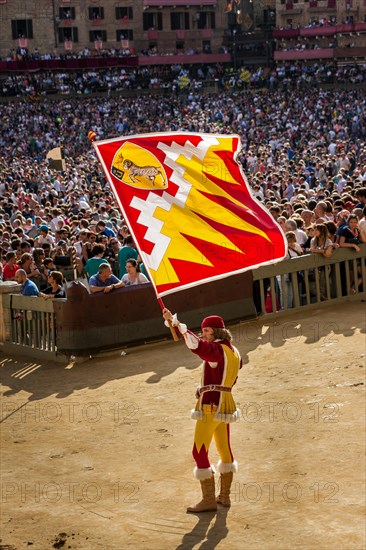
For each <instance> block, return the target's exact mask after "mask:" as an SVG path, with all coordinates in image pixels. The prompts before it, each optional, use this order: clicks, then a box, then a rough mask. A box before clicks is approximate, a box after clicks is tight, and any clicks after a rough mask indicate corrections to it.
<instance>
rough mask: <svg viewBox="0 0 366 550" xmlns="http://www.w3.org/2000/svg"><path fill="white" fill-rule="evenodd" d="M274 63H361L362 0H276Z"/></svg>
mask: <svg viewBox="0 0 366 550" xmlns="http://www.w3.org/2000/svg"><path fill="white" fill-rule="evenodd" d="M273 37H274V39H275V51H274V60H275V61H284V62H286V61H313V62H316V61H318V62H319V61H323V62H326V61H333V62H335V63H337V64H343V63H365V60H366V2H365V0H307V1H304V0H302V1H300V0H277V2H276V30H275V31H274V32H273Z"/></svg>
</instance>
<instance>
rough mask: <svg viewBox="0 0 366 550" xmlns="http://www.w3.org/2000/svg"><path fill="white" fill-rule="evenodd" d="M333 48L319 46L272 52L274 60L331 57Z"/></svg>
mask: <svg viewBox="0 0 366 550" xmlns="http://www.w3.org/2000/svg"><path fill="white" fill-rule="evenodd" d="M333 57H334V49H333V48H321V49H319V50H289V51H284V52H282V51H277V52H274V60H275V61H294V60H296V59H332V58H333Z"/></svg>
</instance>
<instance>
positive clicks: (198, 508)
mask: <svg viewBox="0 0 366 550" xmlns="http://www.w3.org/2000/svg"><path fill="white" fill-rule="evenodd" d="M200 483H201V490H202V500H201V501H200V502H199V503H198V504H196V505H195V506H190V507H189V508H187V512H189V513H192V514H196V513H198V512H213V511H215V510H217V504H216V500H215V476H214V475H212V476H211V477H209V478H208V479H201V480H200Z"/></svg>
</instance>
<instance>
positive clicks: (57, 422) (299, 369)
mask: <svg viewBox="0 0 366 550" xmlns="http://www.w3.org/2000/svg"><path fill="white" fill-rule="evenodd" d="M364 305H365V304H364V303H361V302H360V303H358V302H353V303H349V304H346V305H342V306H341V307H338V308H334V307H332V308H325V309H322V310H316V311H313V312H311V313H309V312H308V313H304V312H301V313H296V314H294V313H293V314H292V315H290V316H287V317H286V318H282V319H281V320H277V321H270V322H269V323H268V322H267V323H264V322H263V321H255V322H251V323H242V324H240V325H235V326H233V327H231V328H232V331H233V334H234V336H235V339H236V345H237V347H238V348H239V349H240V351H241V353H242V356H243V360H244V366H243V369H242V371H241V373H240V379H239V380H238V383H237V386H236V389H235V393H234V396H235V398H236V400H237V402H238V403H239V404H240V409H241V412H242V419H241V420H240V422H238V423H236V424H235V425H233V427H232V448H233V451H234V454H235V458H236V459H237V460H238V462H239V471H238V474H237V475H236V477H235V483H234V484H233V505H232V507H231V508H230V510H225V509H220V510H219V511H218V513H217V514H213V513H206V514H201V516H197V515H190V514H186V513H185V508H186V506H187V505H189V504H192V503H195V502H196V501H197V500H198V496H199V483H198V482H197V481H195V480H194V479H193V475H192V469H193V466H194V464H193V460H192V458H191V447H192V435H193V430H194V421H193V420H190V418H189V411H190V409H191V407H193V406H194V403H195V399H194V391H195V388H196V385H197V383H198V381H199V377H200V369H199V368H198V363H199V362H198V361H197V358H196V357H195V356H194V355H193V354H191V353H190V352H189V351H188V350H187V349H186V348H185V346H184V343H183V342H179V343H178V344H175V343H173V342H172V341H166V342H161V343H155V344H152V345H146V346H143V347H137V348H133V349H130V350H128V351H127V355H124V356H121V355H120V353H114V354H112V355H107V356H104V357H99V358H92V359H90V360H88V361H86V362H84V363H76V364H74V365H72V364H70V365H55V364H39V363H34V362H32V361H29V360H14V359H11V358H8V357H4V356H0V365H1V373H2V384H3V385H2V420H3V421H2V424H1V449H2V451H1V453H2V456H1V458H2V460H1V466H2V477H1V491H2V498H1V505H2V510H1V520H2V535H1V541H0V549H2V550H5V549H6V550H10V549H11V550H14V549H17V550H20V549H24V548H34V549H36V550H47V549H52V548H65V549H66V548H71V549H78V550H97V549H98V550H99V549H100V550H124V549H132V548H133V549H135V550H150V549H154V550H170V549H174V550H178V549H179V550H193V549H200V550H211V549H213V548H218V549H225V550H247V549H251V550H252V549H254V550H293V549H302V550H313V549H317V550H342V549H344V550H351V549H357V550H361V549H364V547H365V521H364V511H365V509H364V497H365V490H364V481H365V479H364V474H365V459H364V452H365V432H364V423H365V395H364V390H365V311H364ZM211 459H212V461H213V462H214V463H216V462H217V459H218V457H217V453H216V450H215V448H214V445H213V446H212V448H211Z"/></svg>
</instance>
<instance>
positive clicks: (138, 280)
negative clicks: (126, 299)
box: [122, 258, 149, 286]
mask: <svg viewBox="0 0 366 550" xmlns="http://www.w3.org/2000/svg"><path fill="white" fill-rule="evenodd" d="M126 270H127V273H126V274H125V275H123V277H122V282H123V283H124V284H125V285H126V286H130V285H141V284H145V283H148V282H149V279H148V278H147V277H145V275H143V273H141V271H140V265H139V263H138V261H137V260H135V258H130V259H129V260H127V262H126Z"/></svg>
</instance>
